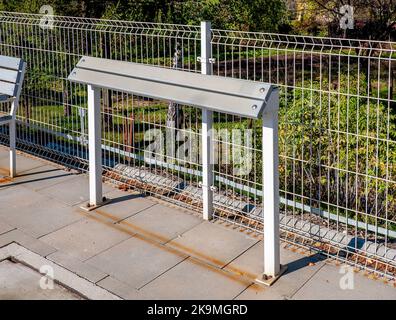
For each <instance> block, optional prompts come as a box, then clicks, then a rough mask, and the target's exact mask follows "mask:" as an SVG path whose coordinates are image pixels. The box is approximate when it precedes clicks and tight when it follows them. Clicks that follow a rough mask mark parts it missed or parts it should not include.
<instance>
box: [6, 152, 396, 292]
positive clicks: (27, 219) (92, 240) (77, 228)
mask: <svg viewBox="0 0 396 320" xmlns="http://www.w3.org/2000/svg"><path fill="white" fill-rule="evenodd" d="M7 168H8V152H7V149H6V148H4V147H0V247H5V246H7V245H9V244H10V243H12V242H16V243H18V244H19V245H21V246H23V247H25V248H27V249H28V250H30V251H32V252H34V253H36V254H38V255H40V256H42V257H45V258H46V259H48V260H49V261H52V262H53V263H55V264H57V265H59V266H62V267H63V268H65V269H67V270H70V271H71V272H73V273H74V274H76V275H78V276H80V277H81V278H84V279H86V280H88V281H89V282H91V283H93V284H95V285H96V286H99V287H101V288H104V289H106V290H107V291H109V292H110V293H113V294H114V295H116V296H118V297H121V298H124V299H396V288H395V287H394V284H393V283H384V281H383V280H381V279H377V280H372V279H369V278H368V277H367V276H365V275H364V274H362V273H354V272H353V271H351V272H350V271H349V269H345V267H344V266H343V265H336V264H335V263H334V262H332V261H328V260H324V259H323V257H321V256H318V255H315V254H312V253H310V252H308V251H302V250H301V249H296V248H294V247H290V246H289V245H286V244H284V243H283V244H282V249H281V260H282V261H281V262H282V263H283V264H287V265H288V271H287V273H286V274H285V275H283V276H282V277H281V278H280V279H279V280H278V281H277V282H276V283H275V284H274V285H273V286H272V287H270V288H267V287H262V286H259V285H257V284H255V283H254V279H255V278H256V277H257V276H258V275H259V274H260V273H261V272H262V266H263V242H262V240H260V239H259V238H255V237H252V236H250V235H248V234H246V233H244V232H241V231H240V230H235V229H232V228H230V227H227V226H226V225H224V224H221V223H219V222H205V221H203V220H202V218H201V216H200V215H199V214H197V213H193V212H189V211H186V210H182V209H178V208H174V207H171V206H169V205H168V204H167V203H165V202H162V201H160V200H157V199H154V198H151V197H147V196H144V195H142V194H139V193H136V192H135V193H134V192H124V191H120V190H118V189H116V188H115V187H113V186H111V185H108V184H104V186H103V188H104V193H105V195H106V197H108V198H111V199H112V202H111V203H110V204H108V205H106V206H104V207H101V208H99V209H97V210H94V211H91V212H89V213H87V212H85V211H83V210H81V209H80V208H79V206H80V205H81V204H82V203H84V202H85V201H87V199H88V179H87V176H86V175H84V174H78V173H75V172H72V171H67V170H65V168H61V167H59V166H57V165H55V164H51V163H49V162H47V161H44V160H40V159H36V158H32V157H30V156H27V155H24V154H18V157H17V168H18V177H16V178H14V179H8V178H7V177H6V175H7V174H8V173H7ZM1 176H3V177H1ZM9 264H10V262H9V261H8V260H7V261H5V260H4V261H3V262H1V265H0V279H3V278H4V277H8V276H7V274H9V272H10V271H9V270H10V269H9V267H10V265H9ZM12 274H13V275H14V274H15V275H17V277H19V275H18V273H17V272H15V273H12ZM21 277H22V278H23V276H22V275H21ZM17 283H18V282H13V283H12V285H13V286H14V287H15V292H14V296H13V297H15V295H17V296H19V297H20V298H21V299H22V298H26V297H27V296H26V294H25V293H24V291H23V290H22V288H19V287H18V285H17ZM5 286H7V288H9V287H10V286H11V284H10V283H6V284H4V281H0V298H2V297H4V295H3V296H2V295H1V292H2V290H4V287H5ZM36 290H37V295H40V297H42V298H46V296H45V295H42V294H41V293H40V292H39V291H40V290H42V289H40V288H39V286H38V284H37V288H36ZM6 297H7V296H6ZM6 297H5V298H6ZM54 297H57V298H58V297H59V298H62V293H60V294H59V295H58V296H56V295H55V296H54ZM65 298H67V297H65ZM71 298H73V297H71Z"/></svg>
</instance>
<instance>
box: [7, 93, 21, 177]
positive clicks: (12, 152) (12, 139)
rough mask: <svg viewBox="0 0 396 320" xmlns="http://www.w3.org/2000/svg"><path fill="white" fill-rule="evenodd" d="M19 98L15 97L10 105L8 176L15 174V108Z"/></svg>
mask: <svg viewBox="0 0 396 320" xmlns="http://www.w3.org/2000/svg"><path fill="white" fill-rule="evenodd" d="M18 103H19V99H15V100H14V101H13V102H12V105H11V121H10V123H9V131H10V177H11V178H14V177H15V176H16V110H17V109H18Z"/></svg>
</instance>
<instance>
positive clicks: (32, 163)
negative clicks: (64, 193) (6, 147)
mask: <svg viewBox="0 0 396 320" xmlns="http://www.w3.org/2000/svg"><path fill="white" fill-rule="evenodd" d="M9 161H10V160H9V157H8V156H4V157H0V173H1V174H6V175H8V174H9V170H10V162H9ZM44 165H45V162H44V161H40V160H37V159H33V158H30V157H26V156H23V155H20V154H18V153H17V157H16V170H17V175H18V174H20V173H23V172H25V171H27V170H31V169H34V168H37V167H42V166H44Z"/></svg>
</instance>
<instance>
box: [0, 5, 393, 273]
mask: <svg viewBox="0 0 396 320" xmlns="http://www.w3.org/2000/svg"><path fill="white" fill-rule="evenodd" d="M42 19H43V16H41V15H34V14H21V13H7V12H0V54H3V55H12V56H18V57H22V58H24V59H25V60H26V61H27V62H28V72H27V75H26V80H25V84H24V89H23V94H22V100H21V107H20V109H19V114H18V120H19V125H18V147H19V148H20V149H22V150H25V151H28V152H31V153H33V154H36V155H38V156H41V157H45V158H48V159H51V160H54V161H58V162H60V163H62V164H65V165H69V166H74V167H78V168H80V169H82V170H86V164H87V158H88V151H87V139H88V136H87V127H88V126H87V111H86V109H87V98H86V93H85V92H86V90H85V89H86V88H84V87H83V86H80V85H78V84H72V83H70V82H68V81H67V80H66V78H67V75H68V74H69V72H70V71H71V70H72V69H73V67H74V65H75V64H76V63H77V62H78V60H79V59H80V58H81V56H83V55H89V56H95V57H101V58H109V59H116V60H124V61H132V62H139V63H144V64H150V65H158V66H162V67H168V68H175V69H181V70H185V71H190V72H200V63H199V61H198V58H199V56H200V50H201V34H200V28H199V27H198V26H184V25H171V24H154V23H137V22H128V21H111V20H98V19H83V18H71V17H57V16H55V17H53V20H51V26H50V27H43V25H42V21H43V20H42ZM211 46H212V52H213V58H214V59H213V60H212V61H213V73H214V74H215V75H219V76H226V77H235V78H242V79H250V80H254V81H264V82H271V83H275V84H277V85H278V86H279V87H280V92H281V101H280V115H279V119H280V123H279V153H280V154H279V155H280V166H279V174H280V190H281V191H280V192H281V194H280V196H281V212H280V216H281V231H282V237H283V239H284V240H285V241H287V242H290V243H293V244H299V245H303V246H309V247H310V248H313V249H315V250H318V251H321V252H324V253H326V254H328V255H329V256H332V257H335V258H337V259H340V260H342V261H346V262H348V263H351V264H353V265H355V266H356V267H359V268H364V269H365V270H367V271H372V272H373V274H376V275H381V276H385V277H387V278H395V275H396V165H395V164H396V130H395V126H396V114H395V111H396V109H395V108H396V92H394V91H395V89H394V87H395V78H394V76H395V74H394V73H395V70H394V69H395V60H396V53H395V50H396V43H392V42H378V41H368V40H351V39H332V38H319V37H303V36H294V35H280V34H265V33H248V32H238V31H228V30H217V29H213V30H212V39H211ZM153 90H155V88H153ZM201 123H202V114H201V111H200V110H199V109H197V108H194V107H191V106H180V105H176V104H174V103H172V102H169V101H156V100H153V99H149V98H145V97H139V96H134V95H128V94H125V93H121V92H116V91H112V90H103V91H102V128H103V133H102V136H103V139H102V150H103V163H104V169H105V170H104V176H105V177H106V178H108V179H110V180H112V181H113V182H116V183H118V184H119V185H120V187H121V188H123V187H125V188H130V187H134V188H138V189H141V190H144V191H145V192H149V193H151V194H154V195H156V196H159V197H162V198H164V199H167V200H171V201H174V202H177V203H178V204H179V205H181V206H185V207H188V208H190V209H194V210H201V208H202V200H201V199H202V190H201V188H200V183H201V181H202V165H201V162H200V159H199V152H198V153H191V152H189V150H190V151H191V150H199V148H200V143H201V142H200V141H201V140H200V130H201ZM213 127H214V136H213V142H214V148H213V154H214V157H215V161H214V174H213V190H214V203H215V206H214V207H215V212H214V216H215V217H216V218H218V219H221V220H225V221H227V222H230V223H232V224H234V225H237V226H241V227H243V228H245V229H247V230H249V232H255V233H258V234H260V233H262V230H263V218H262V216H263V215H262V201H263V199H262V160H261V159H262V153H263V152H265V146H262V141H261V138H260V137H261V124H260V123H258V121H254V120H249V119H244V118H240V117H236V116H232V115H229V114H222V113H215V114H214V124H213ZM6 130H7V129H6V128H1V131H0V132H1V139H2V141H3V142H6V141H7V139H8V138H7V132H6ZM167 141H172V142H173V144H171V147H169V148H168V147H167ZM175 141H176V143H174V142H175ZM193 154H198V155H197V156H193Z"/></svg>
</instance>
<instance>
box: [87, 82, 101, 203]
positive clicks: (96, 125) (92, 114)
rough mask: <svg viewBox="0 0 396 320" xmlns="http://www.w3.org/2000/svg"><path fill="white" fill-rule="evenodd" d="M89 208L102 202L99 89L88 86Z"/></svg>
mask: <svg viewBox="0 0 396 320" xmlns="http://www.w3.org/2000/svg"><path fill="white" fill-rule="evenodd" d="M88 143H89V207H96V206H98V205H101V204H102V202H103V197H102V128H101V117H100V88H97V87H94V86H92V85H88Z"/></svg>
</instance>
